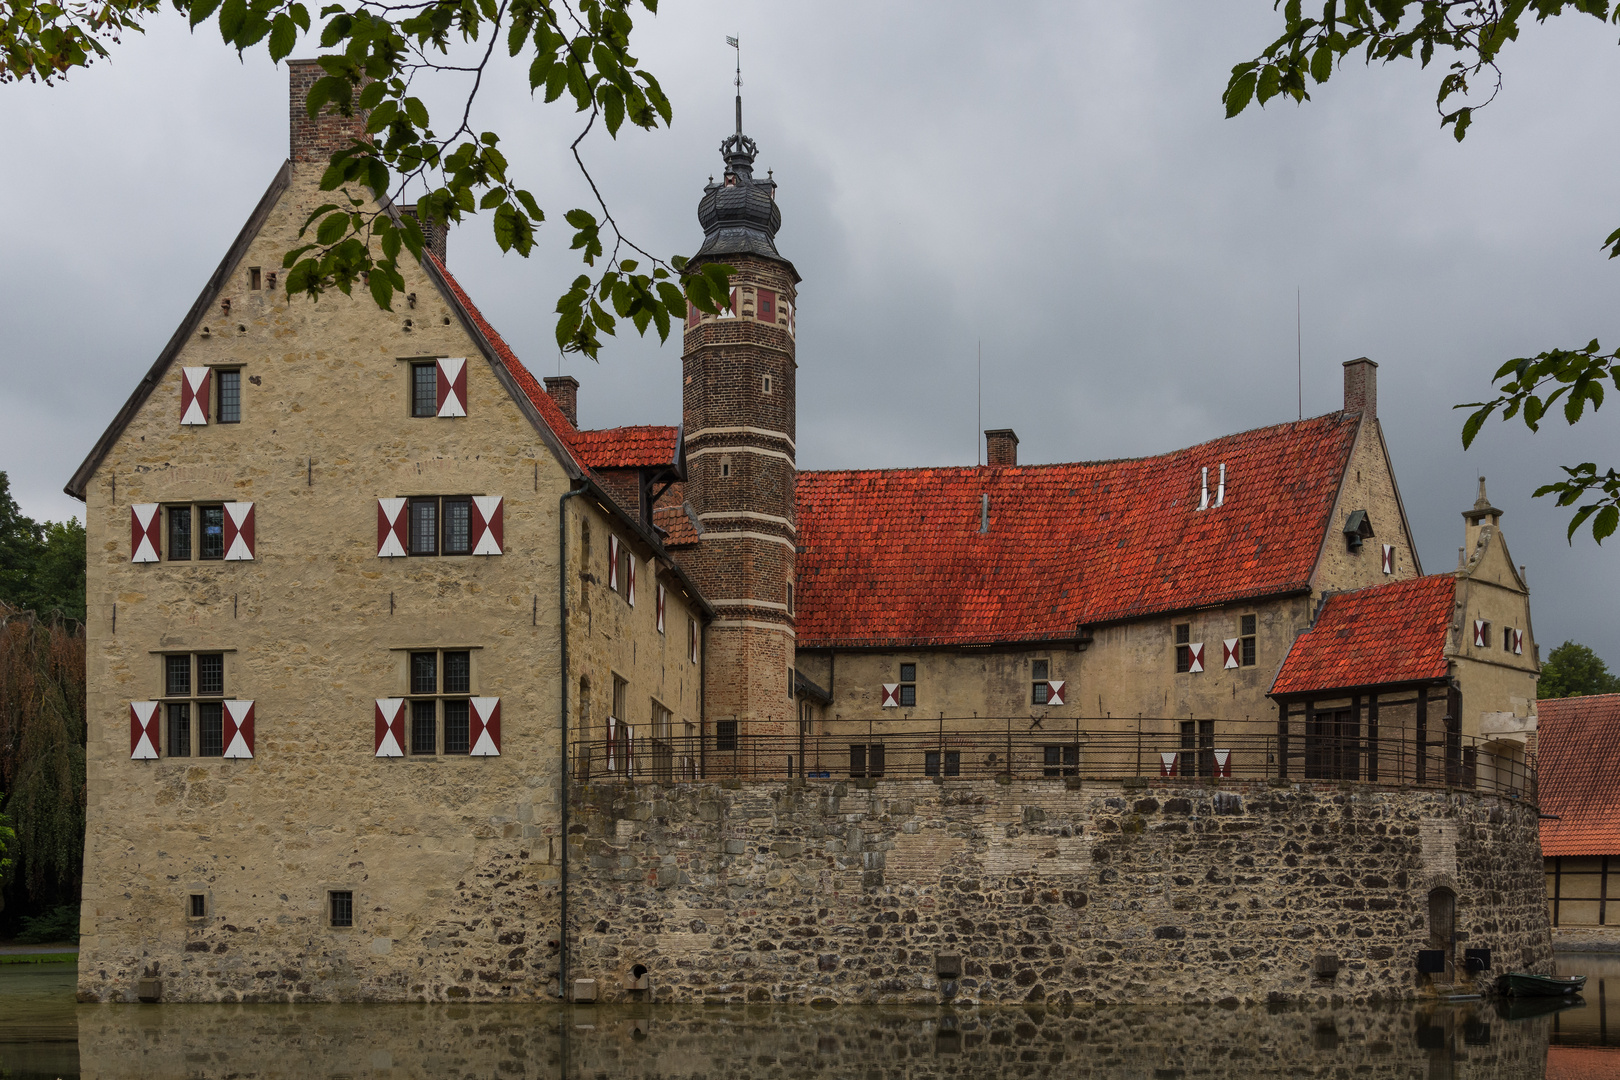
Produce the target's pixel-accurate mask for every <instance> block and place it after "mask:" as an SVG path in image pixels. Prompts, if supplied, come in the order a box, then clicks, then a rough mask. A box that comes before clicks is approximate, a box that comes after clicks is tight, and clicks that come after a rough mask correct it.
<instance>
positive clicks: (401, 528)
mask: <svg viewBox="0 0 1620 1080" xmlns="http://www.w3.org/2000/svg"><path fill="white" fill-rule="evenodd" d="M407 524H408V521H407V519H406V517H405V500H404V499H378V500H377V558H379V559H394V558H403V557H404V555H405V538H406V533H405V529H406V526H407Z"/></svg>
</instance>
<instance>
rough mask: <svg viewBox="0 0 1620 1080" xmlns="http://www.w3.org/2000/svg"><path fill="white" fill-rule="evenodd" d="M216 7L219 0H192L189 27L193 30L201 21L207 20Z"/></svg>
mask: <svg viewBox="0 0 1620 1080" xmlns="http://www.w3.org/2000/svg"><path fill="white" fill-rule="evenodd" d="M218 7H219V0H193V3H192V4H191V14H190V19H191V28H192V29H193V30H195V29H197V27H198V26H200V25H201V24H202V23H205V22H207V21H208V17H209V16H210V15H212V14H213V13H214V10H215V9H216V8H218Z"/></svg>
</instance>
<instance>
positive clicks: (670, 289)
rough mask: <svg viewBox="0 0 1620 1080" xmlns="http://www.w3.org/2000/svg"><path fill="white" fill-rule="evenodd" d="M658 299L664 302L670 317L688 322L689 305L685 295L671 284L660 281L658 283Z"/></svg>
mask: <svg viewBox="0 0 1620 1080" xmlns="http://www.w3.org/2000/svg"><path fill="white" fill-rule="evenodd" d="M658 297H659V299H661V300H662V301H663V302H664V307H665V308H666V309H668V311H669V313H670V315H672V316H674V317H675V318H677V319H679V320H680V321H682V322H685V321H686V310H687V304H686V294H685V293H683V292H681V290H680V289H678V288H676V287H675V286H674V285H672V284H671V283H670V282H667V281H660V282H659V283H658Z"/></svg>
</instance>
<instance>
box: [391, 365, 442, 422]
mask: <svg viewBox="0 0 1620 1080" xmlns="http://www.w3.org/2000/svg"><path fill="white" fill-rule="evenodd" d="M396 408H397V406H396ZM396 415H398V414H396ZM411 415H412V416H438V415H439V365H438V364H437V363H435V362H434V361H432V360H429V361H428V362H426V363H416V364H412V365H411Z"/></svg>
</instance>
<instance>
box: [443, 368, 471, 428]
mask: <svg viewBox="0 0 1620 1080" xmlns="http://www.w3.org/2000/svg"><path fill="white" fill-rule="evenodd" d="M438 366H439V415H440V416H466V415H467V358H466V357H464V356H448V357H443V358H441V359H440V360H439V362H438Z"/></svg>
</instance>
